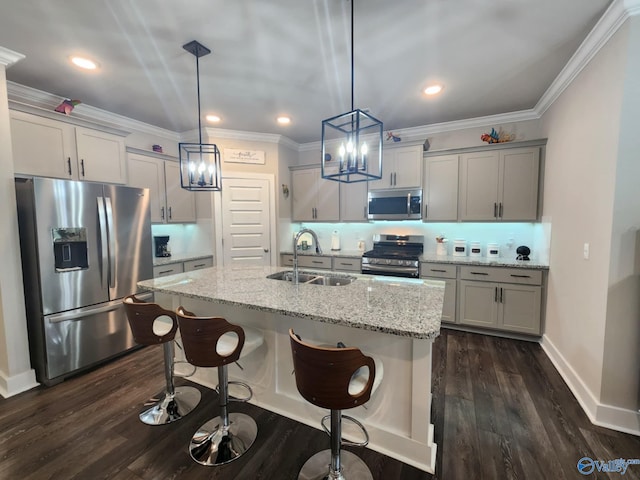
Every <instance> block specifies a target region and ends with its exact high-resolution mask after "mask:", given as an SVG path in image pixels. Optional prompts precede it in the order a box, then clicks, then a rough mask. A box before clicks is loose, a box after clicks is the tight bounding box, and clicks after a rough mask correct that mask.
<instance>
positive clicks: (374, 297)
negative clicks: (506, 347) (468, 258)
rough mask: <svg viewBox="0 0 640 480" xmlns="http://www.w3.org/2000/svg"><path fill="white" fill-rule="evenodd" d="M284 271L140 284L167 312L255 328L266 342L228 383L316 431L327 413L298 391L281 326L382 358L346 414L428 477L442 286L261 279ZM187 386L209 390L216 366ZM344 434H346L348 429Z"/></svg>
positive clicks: (378, 445)
mask: <svg viewBox="0 0 640 480" xmlns="http://www.w3.org/2000/svg"><path fill="white" fill-rule="evenodd" d="M282 270H285V268H282V267H250V268H232V267H226V268H225V267H219V268H208V269H204V270H198V271H194V272H188V273H183V274H178V275H171V276H168V277H162V278H157V279H154V280H146V281H143V282H140V283H139V284H138V286H139V287H140V288H141V289H144V290H152V291H154V292H156V302H158V303H160V304H162V305H163V306H164V307H166V308H171V309H175V308H177V307H178V306H179V305H183V306H184V307H185V308H187V309H188V310H191V311H193V312H194V313H196V315H200V316H223V317H225V318H226V319H227V320H228V321H230V322H232V323H236V324H239V325H241V326H246V327H252V328H256V329H259V330H261V331H262V332H263V333H264V337H265V342H264V344H263V345H262V346H261V347H260V348H259V349H258V350H256V351H255V352H253V353H252V354H250V355H249V356H247V357H245V358H243V359H241V362H240V363H241V365H242V369H241V368H239V367H238V366H237V365H232V366H230V367H229V377H230V379H232V380H242V381H245V382H247V383H249V384H250V385H251V386H252V388H253V391H254V397H253V399H252V400H251V403H254V404H255V405H258V406H260V407H262V408H266V409H268V410H271V411H274V412H276V413H279V414H281V415H284V416H287V417H289V418H292V419H294V420H297V421H300V422H302V423H305V424H308V425H310V426H313V427H316V428H320V419H321V418H322V416H323V415H325V414H326V411H324V410H322V409H320V408H318V407H315V406H313V405H311V404H309V403H308V402H306V401H305V400H304V399H303V398H302V397H301V396H300V395H299V393H298V391H297V389H296V385H295V378H294V376H293V375H292V371H293V363H292V359H291V349H290V344H289V335H288V331H289V328H293V329H294V330H295V331H296V333H297V334H299V335H300V336H301V337H302V338H303V340H306V341H309V342H311V343H316V344H326V345H336V344H337V343H338V342H342V343H344V344H345V345H348V346H356V347H358V348H360V349H361V350H362V351H363V352H364V353H365V354H367V355H370V356H372V357H374V358H375V359H376V360H378V361H380V362H382V364H383V369H382V372H383V378H382V383H381V384H380V387H379V388H378V389H377V391H376V392H375V393H374V394H373V395H372V397H371V400H370V401H369V402H368V403H367V404H365V405H364V406H361V407H357V408H355V409H352V410H349V412H348V414H349V415H351V416H353V417H355V418H357V419H358V420H360V421H361V422H363V423H364V424H365V425H366V427H367V430H368V432H369V435H370V443H369V448H371V449H373V450H375V451H378V452H380V453H383V454H386V455H389V456H391V457H393V458H396V459H398V460H400V461H403V462H405V463H408V464H410V465H413V466H415V467H417V468H420V469H422V470H425V471H427V472H433V471H434V468H435V458H436V445H435V444H434V443H433V425H432V424H431V421H430V414H431V412H430V411H431V346H432V342H433V340H434V339H435V338H436V337H437V336H438V334H439V331H440V317H441V314H442V302H443V297H444V283H443V282H440V281H437V280H434V281H430V280H413V279H399V278H395V277H377V276H369V275H353V276H355V277H356V280H355V281H353V282H352V283H350V284H348V285H341V286H328V285H311V284H300V285H293V284H291V283H290V282H286V281H281V280H274V279H269V278H267V276H268V275H271V274H273V273H276V272H280V271H282ZM301 272H302V270H301ZM317 273H318V274H320V275H323V274H327V272H317ZM332 275H339V274H336V273H332ZM191 380H193V381H195V382H197V383H200V384H202V385H206V386H208V387H211V388H213V387H214V386H215V383H216V382H217V374H216V370H215V369H202V368H200V369H198V370H197V371H196V373H195V374H194V375H193V376H192V377H191ZM258 428H259V426H258ZM344 435H345V436H347V437H349V436H350V431H349V429H348V428H347V424H345V431H344ZM353 436H355V434H354V435H352V437H353Z"/></svg>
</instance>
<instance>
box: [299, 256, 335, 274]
mask: <svg viewBox="0 0 640 480" xmlns="http://www.w3.org/2000/svg"><path fill="white" fill-rule="evenodd" d="M298 267H303V268H321V269H326V270H331V257H318V256H312V255H299V256H298Z"/></svg>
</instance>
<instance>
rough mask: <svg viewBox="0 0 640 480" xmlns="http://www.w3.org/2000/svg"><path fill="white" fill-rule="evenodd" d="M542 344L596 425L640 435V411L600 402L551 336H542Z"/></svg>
mask: <svg viewBox="0 0 640 480" xmlns="http://www.w3.org/2000/svg"><path fill="white" fill-rule="evenodd" d="M540 346H541V347H542V349H543V350H544V352H545V353H546V354H547V357H549V360H551V363H553V365H554V366H555V367H556V370H557V371H558V373H559V374H560V376H561V377H562V378H563V380H564V381H565V383H566V384H567V386H568V387H569V390H571V392H572V393H573V395H574V396H575V397H576V399H577V400H578V403H579V404H580V406H581V407H582V410H584V413H585V414H586V415H587V417H589V420H590V421H591V423H593V424H594V425H598V426H600V427H605V428H610V429H611V430H617V431H620V432H624V433H630V434H632V435H640V413H639V412H636V411H634V410H628V409H624V408H619V407H614V406H612V405H605V404H602V403H599V401H598V400H597V398H596V397H595V395H594V394H593V393H592V392H591V390H589V388H588V387H587V386H586V385H585V383H584V382H583V381H582V379H581V378H580V376H579V375H578V374H577V372H576V371H575V370H574V369H573V367H572V366H571V365H570V364H569V363H568V362H567V360H566V359H565V358H564V356H563V355H562V353H560V351H559V350H558V349H557V347H556V346H555V345H554V344H553V342H552V341H551V340H549V337H547V336H546V335H543V336H542V340H541V341H540Z"/></svg>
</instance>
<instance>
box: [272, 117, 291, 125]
mask: <svg viewBox="0 0 640 480" xmlns="http://www.w3.org/2000/svg"><path fill="white" fill-rule="evenodd" d="M276 120H277V121H278V123H279V124H280V125H289V124H290V123H291V119H290V118H289V117H284V116H283V117H278V118H277V119H276Z"/></svg>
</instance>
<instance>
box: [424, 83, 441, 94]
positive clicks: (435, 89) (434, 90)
mask: <svg viewBox="0 0 640 480" xmlns="http://www.w3.org/2000/svg"><path fill="white" fill-rule="evenodd" d="M442 88H443V87H442V85H429V86H428V87H427V88H425V89H424V93H426V94H427V95H436V94H438V93H440V92H441V91H442Z"/></svg>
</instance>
